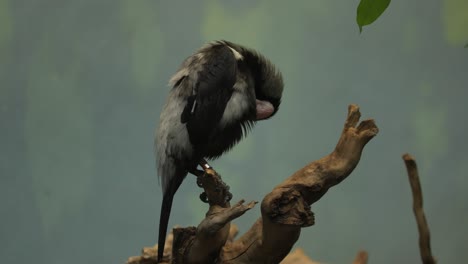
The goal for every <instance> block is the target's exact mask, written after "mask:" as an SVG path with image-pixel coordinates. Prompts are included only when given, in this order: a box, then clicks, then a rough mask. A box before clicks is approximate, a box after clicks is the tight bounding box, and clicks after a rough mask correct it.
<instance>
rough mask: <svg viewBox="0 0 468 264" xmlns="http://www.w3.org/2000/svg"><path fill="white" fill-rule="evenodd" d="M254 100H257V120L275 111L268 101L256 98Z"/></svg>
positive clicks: (265, 117) (267, 116)
mask: <svg viewBox="0 0 468 264" xmlns="http://www.w3.org/2000/svg"><path fill="white" fill-rule="evenodd" d="M256 101H257V120H263V119H267V118H269V117H270V116H271V115H272V114H273V112H274V111H275V108H274V107H273V105H272V104H271V103H270V102H267V101H261V100H256Z"/></svg>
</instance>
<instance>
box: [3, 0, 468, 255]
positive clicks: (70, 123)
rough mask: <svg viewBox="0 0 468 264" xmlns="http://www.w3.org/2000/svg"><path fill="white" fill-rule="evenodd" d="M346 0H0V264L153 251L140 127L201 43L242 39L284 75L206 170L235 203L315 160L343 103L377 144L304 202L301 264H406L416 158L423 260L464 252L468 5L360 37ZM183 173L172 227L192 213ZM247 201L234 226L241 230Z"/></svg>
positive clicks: (411, 13)
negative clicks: (308, 205)
mask: <svg viewBox="0 0 468 264" xmlns="http://www.w3.org/2000/svg"><path fill="white" fill-rule="evenodd" d="M358 3H359V1H358V0H354V1H346V0H316V1H307V0H303V1H284V0H282V1H280V0H278V1H269V0H263V1H215V0H205V1H154V0H153V1H143V0H139V1H130V0H118V1H115V0H112V1H110V0H107V1H104V0H101V1H92V0H81V1H63V0H43V1H18V0H0V133H1V136H0V150H1V152H0V199H1V207H0V213H1V218H0V219H1V220H0V221H1V225H0V256H1V259H2V262H3V263H28V262H29V263H48V264H50V263H65V262H66V263H123V262H124V261H125V260H126V258H127V257H129V256H131V255H137V254H139V251H140V248H142V247H143V246H148V245H152V244H154V243H155V241H156V238H157V235H156V231H157V225H158V217H159V208H160V203H161V197H162V195H161V190H160V186H159V185H158V181H157V176H156V172H155V166H154V164H155V163H154V157H153V133H154V130H155V128H156V125H157V121H158V119H159V113H160V110H161V107H162V104H163V102H164V100H165V97H166V95H167V93H168V89H169V88H168V87H167V80H168V79H169V78H170V76H171V74H173V73H174V72H175V70H176V69H177V67H178V66H179V65H180V63H181V62H182V60H183V59H184V58H185V57H186V56H188V55H190V54H191V53H192V52H193V51H194V50H196V49H197V48H198V47H199V46H201V45H202V44H203V43H205V42H207V41H211V40H217V39H227V40H231V41H234V42H238V43H241V44H244V45H247V46H249V47H253V48H255V49H257V50H259V51H261V52H262V53H264V54H265V55H266V56H268V57H269V58H270V59H271V60H272V61H273V62H274V63H275V64H276V65H277V66H278V67H279V68H280V69H281V70H282V72H283V76H284V79H285V84H286V86H285V91H284V99H283V104H282V106H281V109H280V111H279V112H278V114H277V116H275V118H273V119H271V120H269V121H266V122H261V123H259V124H258V125H257V126H256V128H255V129H254V130H253V131H252V133H251V134H250V136H249V137H248V138H247V139H245V140H244V141H243V142H242V143H241V144H239V145H238V146H237V147H236V148H235V149H234V150H233V151H231V152H230V153H229V154H227V155H225V156H223V157H222V158H221V159H219V160H217V161H215V162H213V165H214V166H215V167H216V168H217V169H218V171H219V172H221V173H222V175H223V176H224V179H225V181H226V182H227V183H228V184H229V185H230V186H231V190H232V192H233V193H234V201H237V200H239V199H241V198H244V199H246V200H261V199H262V197H263V195H264V194H266V193H267V192H268V191H269V190H271V189H272V188H273V187H274V186H275V185H276V184H278V183H279V182H280V181H281V180H282V179H284V178H285V177H287V176H288V175H290V174H291V173H293V172H294V171H295V170H296V169H299V168H300V167H302V166H303V165H305V164H306V163H307V162H309V161H311V160H314V159H318V158H320V157H322V156H323V155H326V154H328V153H329V152H330V151H331V150H332V149H333V148H334V145H335V144H336V142H337V139H338V137H339V134H340V131H341V128H342V126H343V121H344V118H345V116H346V111H347V106H348V104H350V103H356V104H359V105H360V107H361V112H362V114H363V117H364V118H370V117H372V118H375V119H376V121H377V124H378V126H379V128H380V134H379V135H378V136H377V137H376V138H375V139H374V140H372V141H371V142H370V143H369V145H368V146H367V147H366V149H365V151H364V153H363V156H362V159H361V162H360V164H359V166H358V167H357V168H356V170H355V171H354V172H353V173H352V174H351V176H350V177H349V178H348V179H347V180H346V181H344V182H342V183H341V184H340V185H338V186H337V187H335V188H333V189H331V190H330V191H329V193H328V194H327V195H325V196H324V197H323V198H322V199H321V200H320V201H319V202H318V203H317V204H315V205H314V206H313V208H312V209H313V211H314V212H315V213H316V225H315V226H313V227H310V228H307V229H304V230H303V233H302V235H301V238H300V240H299V241H298V242H297V244H296V246H297V247H301V248H304V250H305V251H306V252H307V254H308V255H309V256H311V257H312V258H313V259H316V260H319V261H324V262H328V263H350V262H351V260H352V259H353V258H354V256H355V254H356V252H357V251H358V250H360V249H365V250H368V251H369V253H370V260H371V262H372V263H418V262H419V251H418V242H417V241H418V235H417V228H416V224H415V220H414V217H413V214H412V209H411V206H412V198H411V192H410V187H409V183H408V179H407V176H406V171H405V168H404V165H403V162H402V160H401V155H402V154H403V153H404V152H410V153H412V154H413V155H414V156H415V157H416V159H417V161H418V164H419V167H420V174H421V178H422V187H423V191H424V195H425V209H426V216H427V219H428V222H429V224H430V229H431V235H432V246H433V252H434V255H435V256H436V257H437V258H438V260H439V261H440V263H462V262H463V261H466V259H468V251H467V250H466V245H467V244H468V229H467V228H466V224H467V223H468V203H467V201H468V192H467V190H466V188H467V187H468V179H467V171H468V153H467V151H466V150H467V148H468V143H467V141H466V136H467V135H468V124H467V122H466V121H467V118H466V113H467V110H466V109H467V100H466V96H467V95H468V91H467V88H468V49H464V48H463V46H464V45H465V44H466V42H468V1H467V0H443V1H437V0H429V1H424V0H415V1H394V2H392V3H391V4H390V6H389V8H388V9H387V11H386V12H385V13H384V14H383V15H382V17H381V18H379V20H377V21H376V22H375V23H374V24H372V25H370V26H367V27H364V30H363V32H362V34H359V29H358V26H357V25H356V23H355V15H356V7H357V5H358ZM199 193H200V189H199V188H198V187H196V184H195V180H194V177H189V178H188V180H186V181H185V183H184V184H183V186H182V187H181V189H180V191H179V192H178V193H177V195H176V199H175V201H174V206H173V212H172V217H171V221H170V226H173V225H175V224H179V225H183V226H187V225H196V224H197V223H198V222H199V221H200V219H202V217H203V215H204V213H205V210H206V205H205V204H203V203H202V202H200V201H199V199H198V195H199ZM259 214H260V207H259V206H257V207H256V208H255V209H253V210H252V211H250V212H248V213H247V214H245V215H244V216H243V217H241V218H240V219H238V220H236V221H235V223H236V224H238V225H239V226H240V228H241V231H245V230H246V229H247V228H248V227H249V226H250V224H251V223H253V221H254V220H255V219H257V218H258V216H259Z"/></svg>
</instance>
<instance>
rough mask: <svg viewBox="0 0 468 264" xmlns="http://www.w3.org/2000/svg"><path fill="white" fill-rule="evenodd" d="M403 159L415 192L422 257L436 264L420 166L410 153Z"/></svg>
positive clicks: (425, 262)
mask: <svg viewBox="0 0 468 264" xmlns="http://www.w3.org/2000/svg"><path fill="white" fill-rule="evenodd" d="M403 160H404V162H405V165H406V170H407V171H408V178H409V181H410V184H411V191H412V193H413V212H414V216H415V217H416V223H417V224H418V231H419V250H420V252H421V259H422V262H423V263H424V264H435V263H436V261H435V259H434V257H433V256H432V252H431V238H430V234H429V226H428V224H427V221H426V216H425V214H424V210H423V194H422V189H421V183H420V181H419V173H418V167H417V166H416V161H415V160H414V158H413V157H412V156H411V155H409V154H404V155H403Z"/></svg>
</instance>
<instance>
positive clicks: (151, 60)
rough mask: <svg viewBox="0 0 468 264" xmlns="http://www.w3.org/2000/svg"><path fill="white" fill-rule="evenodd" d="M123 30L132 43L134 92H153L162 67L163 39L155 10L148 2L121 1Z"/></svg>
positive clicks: (142, 94)
mask: <svg viewBox="0 0 468 264" xmlns="http://www.w3.org/2000/svg"><path fill="white" fill-rule="evenodd" d="M121 3H122V6H121V8H120V10H121V12H122V28H123V30H125V33H126V34H128V36H129V38H130V39H131V44H130V45H131V46H130V48H131V57H132V60H131V62H132V65H131V70H132V72H133V76H134V80H135V82H136V84H137V85H136V86H135V88H137V90H136V91H138V92H139V93H140V94H141V96H148V94H149V92H150V91H151V90H152V89H154V88H153V84H154V82H155V81H156V76H157V75H156V74H155V72H157V71H158V68H159V67H160V62H161V60H160V57H161V53H162V52H163V42H162V39H163V35H162V33H161V30H160V29H159V27H158V23H157V19H156V17H155V16H154V14H155V13H156V11H157V10H156V8H155V6H154V5H153V4H152V3H151V2H148V1H136V2H132V1H122V2H121Z"/></svg>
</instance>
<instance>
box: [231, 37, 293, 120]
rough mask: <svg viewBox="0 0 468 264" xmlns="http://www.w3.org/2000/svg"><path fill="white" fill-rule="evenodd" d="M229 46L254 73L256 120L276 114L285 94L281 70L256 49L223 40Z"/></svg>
mask: <svg viewBox="0 0 468 264" xmlns="http://www.w3.org/2000/svg"><path fill="white" fill-rule="evenodd" d="M223 42H224V43H226V44H227V45H228V46H229V47H231V48H232V49H234V50H235V51H237V52H239V54H240V55H241V56H242V57H241V58H239V59H240V60H242V61H243V62H244V63H245V64H246V65H247V67H248V69H249V71H250V72H251V74H252V78H253V83H254V87H255V97H256V104H257V118H256V120H265V119H268V118H270V117H272V116H274V115H275V114H276V112H277V111H278V109H279V106H280V104H281V96H282V94H283V87H284V83H283V77H282V75H281V72H280V71H279V70H278V69H277V68H276V67H275V65H274V64H273V63H271V62H270V61H269V60H268V59H267V58H266V57H264V56H263V55H261V54H260V53H258V52H256V51H255V50H252V49H249V48H246V47H244V46H241V45H238V44H235V43H232V42H228V41H223Z"/></svg>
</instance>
